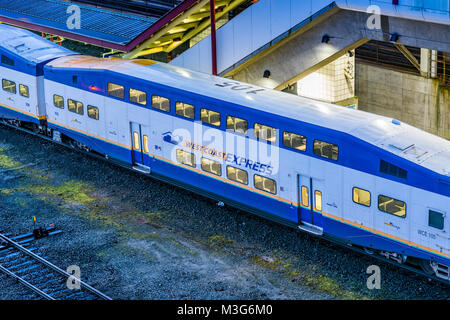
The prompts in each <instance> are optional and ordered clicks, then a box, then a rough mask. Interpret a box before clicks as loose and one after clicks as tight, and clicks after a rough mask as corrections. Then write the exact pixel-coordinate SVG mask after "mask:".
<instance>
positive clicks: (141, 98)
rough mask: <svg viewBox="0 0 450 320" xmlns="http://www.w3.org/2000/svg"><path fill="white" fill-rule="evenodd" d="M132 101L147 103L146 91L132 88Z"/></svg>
mask: <svg viewBox="0 0 450 320" xmlns="http://www.w3.org/2000/svg"><path fill="white" fill-rule="evenodd" d="M129 94H130V101H131V102H134V103H139V104H142V105H144V106H145V105H146V104H147V94H146V93H145V92H144V91H139V90H136V89H130V92H129Z"/></svg>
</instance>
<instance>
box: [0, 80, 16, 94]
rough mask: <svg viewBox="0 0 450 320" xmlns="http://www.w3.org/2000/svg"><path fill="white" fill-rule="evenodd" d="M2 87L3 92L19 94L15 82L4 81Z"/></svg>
mask: <svg viewBox="0 0 450 320" xmlns="http://www.w3.org/2000/svg"><path fill="white" fill-rule="evenodd" d="M2 87H3V90H5V91H6V92H9V93H14V94H15V93H16V92H17V89H16V83H15V82H13V81H10V80H6V79H3V80H2Z"/></svg>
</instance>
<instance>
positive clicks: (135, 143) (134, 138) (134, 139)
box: [133, 131, 141, 150]
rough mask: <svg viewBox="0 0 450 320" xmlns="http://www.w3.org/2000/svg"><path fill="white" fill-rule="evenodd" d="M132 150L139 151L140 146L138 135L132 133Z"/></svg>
mask: <svg viewBox="0 0 450 320" xmlns="http://www.w3.org/2000/svg"><path fill="white" fill-rule="evenodd" d="M133 144H134V145H133V148H134V149H135V150H141V144H140V143H139V133H137V132H136V131H135V132H133Z"/></svg>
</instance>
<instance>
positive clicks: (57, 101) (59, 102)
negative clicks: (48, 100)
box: [53, 94, 64, 109]
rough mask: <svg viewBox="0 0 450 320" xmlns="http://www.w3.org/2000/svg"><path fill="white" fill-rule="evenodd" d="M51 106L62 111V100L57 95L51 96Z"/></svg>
mask: <svg viewBox="0 0 450 320" xmlns="http://www.w3.org/2000/svg"><path fill="white" fill-rule="evenodd" d="M53 105H54V106H55V107H57V108H60V109H64V98H63V97H61V96H58V95H57V94H55V95H53Z"/></svg>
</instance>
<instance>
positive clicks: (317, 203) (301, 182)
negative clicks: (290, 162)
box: [298, 175, 324, 235]
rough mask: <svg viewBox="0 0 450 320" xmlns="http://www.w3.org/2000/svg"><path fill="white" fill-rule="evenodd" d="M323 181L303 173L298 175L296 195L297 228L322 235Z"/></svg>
mask: <svg viewBox="0 0 450 320" xmlns="http://www.w3.org/2000/svg"><path fill="white" fill-rule="evenodd" d="M323 187H324V181H323V180H320V179H317V178H313V177H310V176H305V175H298V195H299V207H298V208H299V209H298V210H299V212H298V223H299V228H300V229H302V230H304V231H307V232H310V233H314V234H317V235H322V233H323V221H322V207H323V201H324V199H323V196H324V195H323V190H324V188H323Z"/></svg>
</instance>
